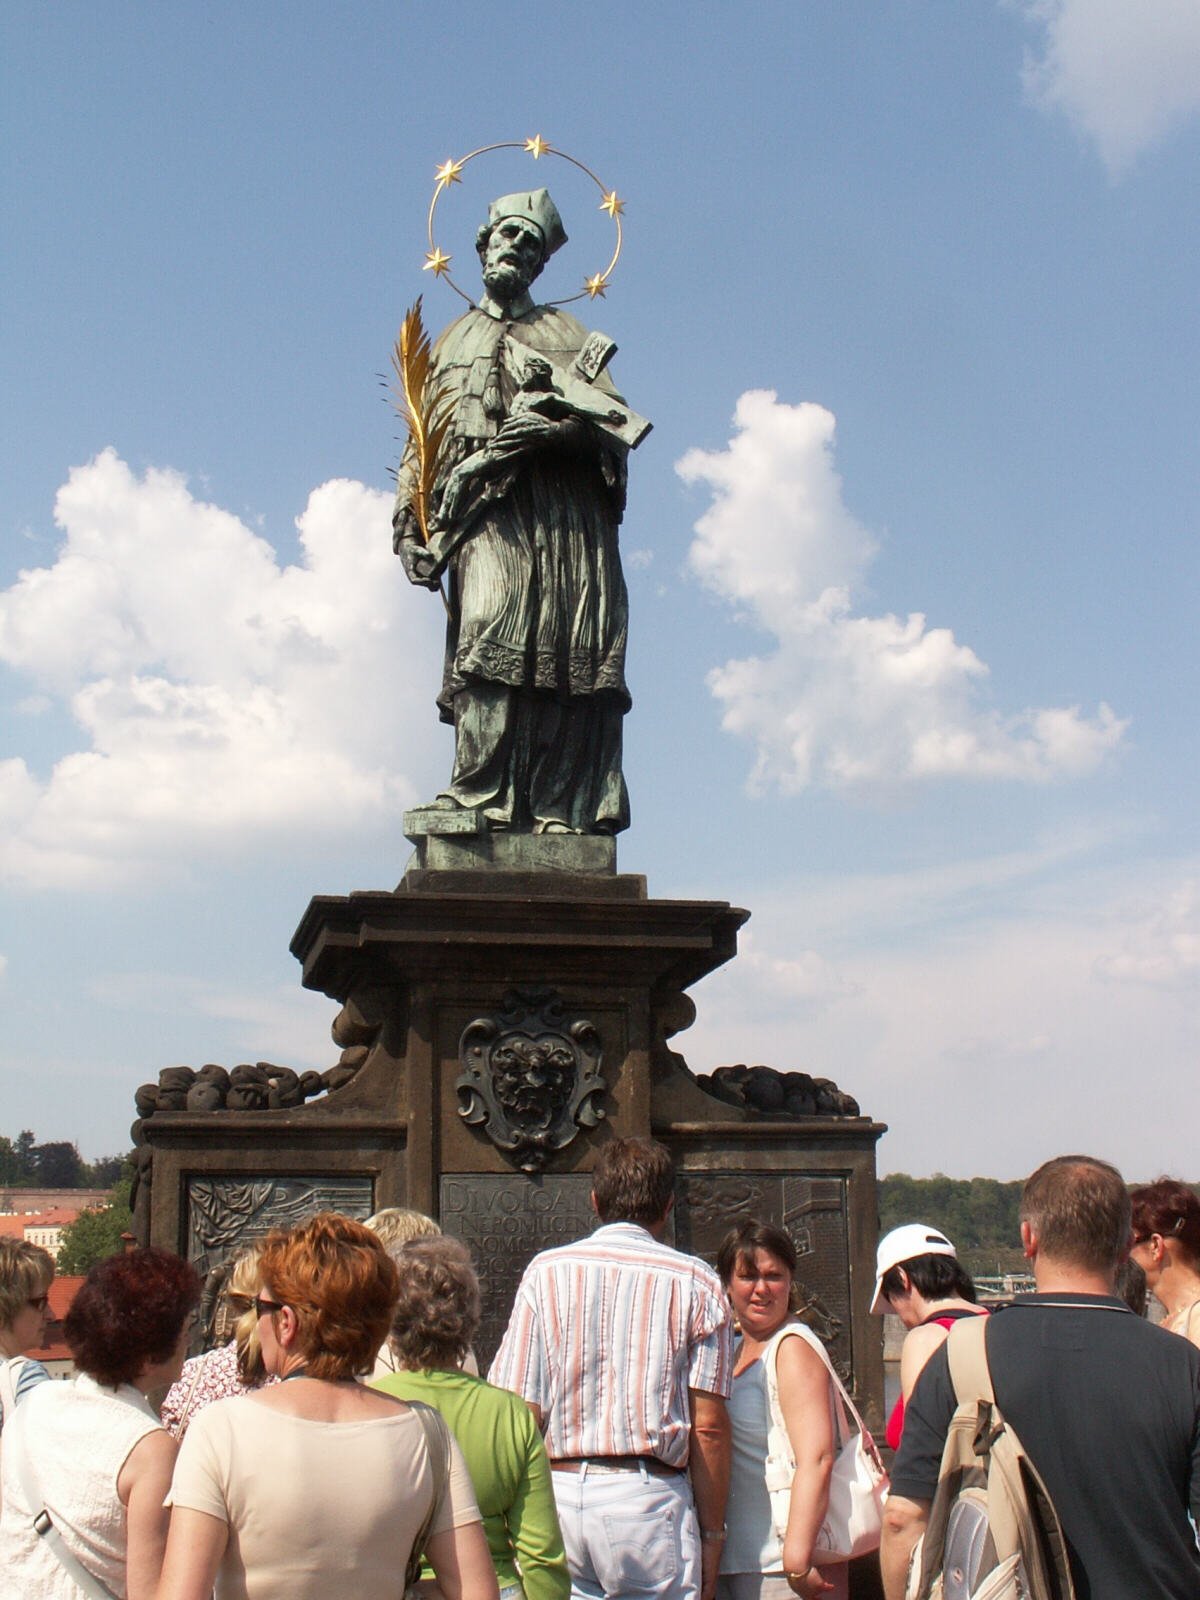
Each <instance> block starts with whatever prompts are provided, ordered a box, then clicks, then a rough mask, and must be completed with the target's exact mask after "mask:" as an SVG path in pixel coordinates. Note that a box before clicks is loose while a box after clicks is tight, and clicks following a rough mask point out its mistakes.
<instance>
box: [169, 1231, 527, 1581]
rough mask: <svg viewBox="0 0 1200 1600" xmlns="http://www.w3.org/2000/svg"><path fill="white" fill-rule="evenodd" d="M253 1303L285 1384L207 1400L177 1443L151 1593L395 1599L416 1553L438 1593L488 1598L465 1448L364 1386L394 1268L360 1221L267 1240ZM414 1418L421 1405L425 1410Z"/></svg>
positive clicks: (431, 1418) (386, 1323) (384, 1326)
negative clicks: (157, 1576)
mask: <svg viewBox="0 0 1200 1600" xmlns="http://www.w3.org/2000/svg"><path fill="white" fill-rule="evenodd" d="M259 1270H260V1274H261V1288H260V1289H259V1293H258V1296H257V1299H256V1301H255V1309H256V1311H257V1313H258V1319H259V1321H258V1332H259V1341H260V1344H261V1347H262V1358H263V1363H264V1365H265V1367H266V1369H267V1371H268V1372H269V1373H273V1374H274V1375H275V1376H276V1377H278V1378H279V1379H280V1380H281V1381H280V1382H279V1383H278V1384H276V1385H274V1386H273V1387H264V1388H262V1389H258V1390H255V1391H254V1392H253V1393H251V1394H247V1395H240V1396H238V1397H237V1398H235V1399H230V1400H219V1401H217V1403H216V1404H215V1405H211V1406H208V1407H207V1408H206V1409H205V1410H204V1411H202V1412H201V1413H200V1415H199V1416H198V1417H197V1418H196V1419H195V1421H194V1422H193V1423H192V1424H191V1426H190V1427H189V1429H188V1431H187V1434H186V1436H185V1437H184V1440H183V1444H182V1445H181V1446H180V1451H179V1461H178V1464H177V1466H176V1469H175V1477H174V1481H173V1482H172V1484H171V1492H170V1496H169V1500H170V1503H171V1505H172V1507H173V1509H172V1513H171V1531H170V1536H169V1538H168V1541H167V1555H166V1560H165V1562H164V1563H163V1574H162V1582H161V1584H160V1587H159V1590H158V1600H208V1596H210V1595H211V1594H212V1593H213V1590H214V1586H215V1589H216V1595H217V1600H226V1597H233V1596H236V1597H238V1600H268V1597H274V1596H276V1595H287V1597H288V1600H328V1597H329V1596H330V1595H334V1594H353V1595H354V1596H355V1600H402V1597H403V1595H404V1592H405V1587H406V1565H407V1563H408V1558H409V1555H410V1553H411V1552H412V1551H413V1549H414V1547H415V1546H418V1545H419V1546H421V1547H423V1548H424V1549H425V1551H426V1552H427V1554H428V1557H429V1561H430V1564H431V1565H432V1567H433V1570H434V1572H435V1574H436V1575H437V1580H438V1586H439V1588H440V1589H441V1591H442V1594H443V1595H444V1596H445V1597H446V1600H461V1597H462V1596H463V1595H464V1594H465V1593H466V1592H467V1591H469V1592H470V1594H471V1597H472V1600H498V1593H499V1591H498V1589H497V1586H496V1574H495V1570H494V1568H493V1567H492V1562H491V1557H490V1555H489V1552H488V1546H487V1540H486V1538H485V1537H484V1533H483V1526H482V1523H481V1521H480V1517H479V1509H478V1507H477V1505H476V1503H475V1497H474V1494H473V1493H472V1490H471V1480H470V1477H469V1476H468V1474H467V1469H466V1466H465V1465H464V1463H463V1459H462V1456H461V1454H460V1453H459V1451H458V1448H457V1446H456V1445H454V1443H453V1441H452V1440H451V1439H450V1437H449V1434H448V1432H447V1431H446V1428H445V1424H444V1423H442V1422H441V1419H440V1418H438V1417H437V1413H436V1412H433V1411H431V1410H430V1408H428V1407H417V1406H415V1405H410V1404H406V1403H404V1402H403V1401H401V1400H397V1399H394V1398H392V1397H391V1396H390V1395H385V1394H381V1393H380V1392H379V1391H378V1390H376V1389H368V1388H366V1387H365V1386H364V1385H363V1384H362V1383H360V1382H359V1381H358V1380H359V1379H360V1377H361V1376H362V1375H363V1374H364V1373H369V1372H370V1370H371V1368H372V1365H373V1364H374V1360H375V1352H376V1351H377V1350H378V1349H379V1346H380V1345H381V1344H382V1343H383V1341H384V1339H385V1338H386V1337H387V1333H388V1330H389V1328H390V1326H391V1320H392V1308H393V1306H394V1305H395V1302H396V1295H397V1291H398V1285H397V1277H396V1269H395V1267H394V1266H393V1265H392V1262H391V1260H390V1259H389V1257H388V1254H387V1252H386V1250H385V1249H384V1248H383V1245H382V1244H381V1243H380V1242H379V1240H378V1239H377V1238H376V1236H375V1235H374V1234H373V1233H371V1232H370V1231H369V1230H368V1229H367V1228H364V1227H363V1225H362V1224H361V1223H359V1222H352V1221H351V1220H350V1219H349V1218H347V1217H340V1216H336V1215H334V1214H332V1213H324V1214H322V1215H320V1216H316V1217H313V1218H312V1220H311V1221H310V1222H308V1223H306V1224H305V1225H304V1226H303V1227H299V1228H297V1229H295V1230H294V1232H291V1233H273V1234H270V1235H268V1237H267V1239H266V1241H265V1243H264V1245H263V1251H262V1258H261V1262H260V1268H259ZM419 1413H424V1416H422V1415H420V1414H419Z"/></svg>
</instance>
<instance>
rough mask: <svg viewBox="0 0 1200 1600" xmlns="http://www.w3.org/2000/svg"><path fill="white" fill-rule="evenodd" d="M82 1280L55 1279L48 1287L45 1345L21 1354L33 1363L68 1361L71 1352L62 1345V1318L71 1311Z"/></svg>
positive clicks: (36, 1346)
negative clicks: (31, 1358)
mask: <svg viewBox="0 0 1200 1600" xmlns="http://www.w3.org/2000/svg"><path fill="white" fill-rule="evenodd" d="M82 1282H83V1279H82V1278H55V1279H54V1281H53V1283H52V1284H51V1285H50V1306H49V1310H48V1314H47V1317H46V1332H45V1334H44V1335H43V1337H44V1339H45V1340H46V1343H45V1344H44V1345H35V1346H33V1347H31V1348H30V1349H28V1350H26V1351H24V1352H23V1353H24V1354H25V1355H27V1356H32V1357H33V1359H34V1360H35V1361H70V1359H71V1352H70V1350H69V1349H68V1348H67V1346H66V1345H65V1344H64V1343H63V1336H62V1325H63V1318H64V1317H65V1316H66V1314H67V1312H68V1311H69V1310H70V1309H71V1302H72V1301H73V1300H74V1298H75V1296H76V1295H77V1294H78V1292H79V1286H80V1284H81V1283H82Z"/></svg>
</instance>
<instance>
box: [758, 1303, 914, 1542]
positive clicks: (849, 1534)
mask: <svg viewBox="0 0 1200 1600" xmlns="http://www.w3.org/2000/svg"><path fill="white" fill-rule="evenodd" d="M796 1337H799V1338H801V1339H803V1340H804V1342H805V1343H806V1344H808V1345H809V1346H811V1348H812V1349H814V1350H815V1351H816V1352H817V1354H818V1355H819V1356H820V1358H821V1360H822V1362H823V1363H824V1365H825V1370H826V1371H827V1372H828V1374H829V1379H830V1383H831V1385H832V1389H833V1415H834V1419H835V1422H836V1426H837V1455H836V1456H835V1458H834V1463H833V1476H832V1477H831V1479H830V1483H829V1506H828V1508H827V1510H826V1512H825V1518H824V1521H823V1522H822V1524H821V1530H820V1532H819V1533H818V1534H817V1538H816V1542H815V1543H814V1545H813V1555H812V1558H813V1561H814V1563H817V1564H820V1563H822V1562H826V1563H831V1562H836V1561H849V1560H850V1559H851V1558H852V1557H854V1556H862V1555H867V1554H869V1552H870V1551H872V1550H878V1548H879V1539H880V1535H881V1533H882V1531H883V1502H884V1500H885V1499H886V1498H887V1491H888V1478H887V1473H886V1472H885V1471H884V1468H883V1462H882V1460H881V1459H880V1456H879V1451H878V1450H877V1449H876V1447H875V1441H874V1439H872V1437H871V1435H870V1434H869V1433H868V1432H867V1430H866V1428H865V1427H864V1426H863V1420H862V1418H861V1417H860V1416H859V1414H858V1409H857V1407H856V1406H855V1404H854V1401H853V1400H852V1399H851V1398H850V1396H849V1394H848V1393H847V1392H846V1387H845V1385H844V1384H843V1382H842V1380H841V1378H840V1377H839V1376H838V1374H837V1371H836V1369H835V1367H834V1365H833V1362H832V1361H831V1360H830V1359H829V1352H828V1351H827V1350H826V1348H825V1346H824V1345H823V1344H822V1343H821V1341H820V1339H818V1338H817V1336H816V1334H815V1333H813V1331H812V1329H811V1328H806V1327H805V1326H804V1324H803V1323H802V1322H788V1323H785V1324H784V1326H783V1327H782V1328H780V1330H779V1332H778V1333H777V1334H775V1336H774V1337H773V1338H772V1339H771V1341H770V1343H769V1344H768V1345H767V1347H766V1348H765V1350H764V1351H763V1355H762V1360H763V1370H764V1373H765V1375H766V1380H767V1404H768V1406H769V1408H770V1414H771V1425H770V1428H769V1430H768V1435H767V1464H766V1483H767V1490H768V1492H769V1493H770V1496H771V1516H772V1519H773V1521H774V1524H775V1532H776V1534H777V1535H778V1537H779V1539H780V1541H781V1542H782V1540H783V1539H784V1537H785V1535H786V1533H787V1523H788V1513H789V1511H790V1509H791V1496H792V1479H793V1478H794V1477H795V1475H796V1458H795V1456H794V1455H793V1453H792V1442H791V1439H790V1438H789V1437H788V1431H787V1425H786V1423H785V1422H784V1419H783V1412H782V1409H781V1408H780V1404H779V1378H778V1374H777V1371H776V1358H777V1355H778V1351H779V1346H780V1344H781V1343H782V1342H783V1340H784V1339H789V1338H796ZM847 1411H849V1413H850V1416H852V1417H853V1418H854V1421H855V1422H856V1423H857V1425H858V1426H857V1430H852V1429H851V1427H850V1423H849V1419H848V1418H847V1415H846V1413H847Z"/></svg>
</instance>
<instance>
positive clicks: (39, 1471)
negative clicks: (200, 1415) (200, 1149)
mask: <svg viewBox="0 0 1200 1600" xmlns="http://www.w3.org/2000/svg"><path fill="white" fill-rule="evenodd" d="M199 1298H200V1279H199V1277H198V1275H197V1274H196V1272H195V1271H194V1270H193V1269H192V1268H191V1267H190V1266H189V1265H188V1263H187V1262H186V1261H182V1260H181V1259H180V1258H179V1257H178V1256H175V1255H171V1254H170V1252H169V1251H166V1250H134V1251H131V1252H130V1253H129V1254H128V1255H120V1256H112V1257H110V1258H109V1260H107V1261H101V1262H99V1263H98V1265H96V1266H94V1267H93V1268H92V1270H91V1271H90V1272H89V1273H88V1275H87V1278H86V1279H85V1280H84V1283H83V1286H82V1288H81V1289H80V1290H79V1293H78V1294H77V1295H76V1296H75V1300H74V1303H73V1304H72V1306H71V1309H70V1311H69V1312H68V1313H67V1319H66V1322H65V1324H64V1327H63V1332H64V1337H65V1338H66V1341H67V1344H68V1345H69V1346H70V1349H71V1354H72V1355H73V1356H74V1358H75V1366H76V1369H77V1373H78V1376H77V1377H76V1379H75V1381H74V1383H41V1384H39V1385H38V1386H37V1388H36V1389H33V1390H32V1391H31V1392H30V1393H29V1395H28V1396H27V1397H26V1398H25V1399H24V1400H23V1401H22V1402H21V1405H20V1406H19V1407H18V1408H17V1409H16V1410H15V1411H14V1412H13V1415H12V1418H11V1419H10V1421H9V1422H8V1425H7V1426H6V1427H5V1429H4V1452H3V1469H4V1487H3V1504H4V1515H3V1518H2V1519H0V1570H2V1571H3V1572H4V1575H5V1588H6V1591H7V1592H8V1593H10V1594H22V1595H38V1596H43V1597H45V1600H59V1597H62V1600H69V1597H74V1600H78V1596H79V1594H80V1593H81V1591H82V1592H84V1593H89V1594H95V1593H103V1592H104V1590H107V1591H109V1592H110V1593H111V1594H113V1595H119V1596H127V1597H128V1600H150V1597H151V1596H152V1595H153V1594H154V1590H155V1585H156V1584H157V1582H158V1575H159V1570H160V1568H161V1566H162V1557H163V1547H164V1545H165V1542H166V1536H167V1512H166V1509H165V1508H164V1506H163V1497H164V1495H165V1494H166V1492H167V1488H168V1486H169V1484H170V1482H171V1470H172V1468H173V1466H174V1464H175V1448H176V1446H175V1441H174V1439H172V1438H171V1436H170V1434H169V1433H168V1432H167V1431H166V1429H165V1428H164V1427H162V1425H161V1424H160V1422H159V1420H158V1417H157V1415H156V1414H155V1413H154V1411H152V1410H151V1408H150V1404H149V1401H148V1399H147V1395H149V1394H151V1393H153V1392H155V1391H158V1392H161V1391H162V1390H163V1389H165V1388H166V1387H167V1385H169V1384H171V1383H173V1382H174V1381H175V1379H176V1378H178V1376H179V1373H180V1371H181V1369H182V1367H183V1358H184V1355H185V1353H186V1349H187V1335H188V1324H189V1321H190V1317H191V1312H192V1310H193V1308H194V1307H195V1305H196V1302H197V1300H198V1299H199ZM46 1518H48V1519H49V1528H46V1527H45V1519H46ZM35 1524H37V1525H36V1526H35ZM81 1569H82V1576H81V1575H80V1571H81ZM89 1582H90V1584H91V1585H92V1587H91V1588H88V1587H87V1584H88V1583H89ZM98 1585H102V1586H103V1588H98V1587H97V1586H98Z"/></svg>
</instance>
